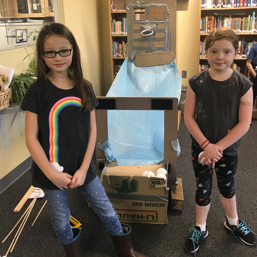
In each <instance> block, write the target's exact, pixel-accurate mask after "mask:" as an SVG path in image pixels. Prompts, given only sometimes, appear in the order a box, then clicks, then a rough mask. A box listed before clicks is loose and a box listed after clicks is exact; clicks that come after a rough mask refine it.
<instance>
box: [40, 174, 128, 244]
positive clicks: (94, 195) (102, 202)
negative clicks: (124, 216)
mask: <svg viewBox="0 0 257 257" xmlns="http://www.w3.org/2000/svg"><path fill="white" fill-rule="evenodd" d="M78 189H79V190H80V191H81V192H82V194H83V195H84V197H85V198H86V200H87V201H88V203H89V204H90V207H91V208H92V209H93V211H94V212H95V213H96V214H97V215H98V216H99V217H100V218H101V220H102V222H103V223H104V225H105V226H106V227H107V228H108V230H109V231H110V233H111V234H112V235H114V236H116V235H120V234H122V233H123V230H122V227H121V224H120V221H119V219H118V216H117V213H116V211H115V210H114V208H113V206H112V204H111V203H110V201H109V198H108V196H107V195H106V192H105V189H104V187H103V185H102V182H101V181H100V179H99V177H98V176H96V178H95V179H94V180H92V181H91V182H90V183H88V184H87V185H83V186H81V187H78ZM44 192H45V196H46V199H47V203H48V206H49V208H50V215H51V222H52V225H53V228H54V231H55V233H56V235H57V237H58V238H59V240H60V241H61V243H62V245H66V244H69V243H71V242H72V239H73V233H72V229H71V226H70V217H71V213H70V209H69V205H68V199H67V191H66V189H62V190H44Z"/></svg>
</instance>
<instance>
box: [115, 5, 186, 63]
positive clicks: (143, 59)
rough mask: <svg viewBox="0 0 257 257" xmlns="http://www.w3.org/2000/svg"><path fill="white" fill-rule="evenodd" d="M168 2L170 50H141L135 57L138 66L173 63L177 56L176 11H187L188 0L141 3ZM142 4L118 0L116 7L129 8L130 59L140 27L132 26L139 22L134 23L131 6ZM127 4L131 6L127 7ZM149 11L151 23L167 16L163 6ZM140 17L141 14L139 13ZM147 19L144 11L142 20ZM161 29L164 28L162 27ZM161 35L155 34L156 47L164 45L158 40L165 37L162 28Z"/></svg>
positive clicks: (154, 43) (119, 8)
mask: <svg viewBox="0 0 257 257" xmlns="http://www.w3.org/2000/svg"><path fill="white" fill-rule="evenodd" d="M152 3H154V4H157V5H158V4H167V5H168V7H169V13H168V17H169V28H168V31H169V33H170V40H169V41H170V45H169V50H167V51H164V52H161V51H159V52H144V51H141V52H140V53H136V54H135V56H134V58H135V65H136V66H138V67H144V66H154V65H162V64H169V63H172V62H173V60H174V59H175V58H176V54H175V53H176V19H177V18H176V12H177V11H185V10H187V8H188V0H154V1H152V0H143V1H140V4H152ZM140 4H139V5H138V1H136V0H134V1H133V0H127V1H126V0H119V1H116V9H117V10H126V9H127V10H129V11H128V14H127V26H128V42H129V44H128V58H129V61H131V60H132V58H131V53H132V51H131V49H132V48H133V47H131V45H133V46H134V44H135V42H134V40H133V38H134V37H135V38H137V33H138V30H139V29H138V28H136V27H133V28H132V26H137V25H139V24H133V25H132V23H133V21H132V20H131V17H134V18H133V20H134V19H135V16H133V15H132V16H131V15H130V13H131V12H132V10H131V6H135V8H137V6H139V7H140ZM127 6H130V8H127ZM148 12H149V17H150V22H148V23H151V24H152V22H153V21H154V20H157V21H158V19H160V20H163V19H165V18H166V17H167V13H166V14H165V12H164V11H163V8H162V7H153V8H149V10H148ZM138 17H139V15H138ZM144 19H145V14H144V13H142V14H140V20H144ZM162 25H163V24H159V25H158V26H162ZM160 28H161V29H163V28H162V27H160ZM158 34H159V35H157V34H156V35H154V37H156V40H155V41H154V42H153V43H152V42H151V45H154V46H155V47H157V48H158V47H160V46H162V45H163V44H162V43H163V42H162V41H161V42H160V40H158V37H163V35H162V30H160V33H158ZM164 34H165V36H167V33H164ZM157 50H158V49H157Z"/></svg>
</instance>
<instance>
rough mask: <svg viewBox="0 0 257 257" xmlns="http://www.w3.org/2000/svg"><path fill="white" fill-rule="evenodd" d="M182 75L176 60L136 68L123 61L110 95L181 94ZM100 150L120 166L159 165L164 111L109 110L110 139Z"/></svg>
mask: <svg viewBox="0 0 257 257" xmlns="http://www.w3.org/2000/svg"><path fill="white" fill-rule="evenodd" d="M181 84H182V83H181V76H180V73H179V71H178V68H177V65H176V62H175V61H173V63H171V64H165V65H159V66H152V67H136V66H135V64H134V62H128V60H127V58H126V60H125V61H124V62H123V64H122V66H121V69H120V70H119V72H118V74H117V76H116V78H115V80H114V82H113V84H112V86H111V88H110V90H109V91H108V93H107V95H106V96H130V97H133V96H134V97H144V96H146V97H154V96H156V97H177V98H178V101H179V100H180V94H181ZM99 148H100V149H102V150H104V151H105V154H106V156H107V159H108V161H112V160H113V159H114V158H115V159H116V161H117V163H118V165H144V164H145V165H146V164H155V163H158V162H160V161H162V159H163V155H164V111H108V140H107V141H106V142H105V143H104V144H102V145H101V146H100V147H99Z"/></svg>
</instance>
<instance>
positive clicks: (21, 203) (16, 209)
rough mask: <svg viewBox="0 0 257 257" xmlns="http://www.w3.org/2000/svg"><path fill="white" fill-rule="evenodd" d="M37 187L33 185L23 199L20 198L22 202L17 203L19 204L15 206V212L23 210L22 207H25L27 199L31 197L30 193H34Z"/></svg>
mask: <svg viewBox="0 0 257 257" xmlns="http://www.w3.org/2000/svg"><path fill="white" fill-rule="evenodd" d="M34 189H35V187H33V186H31V187H30V188H29V190H28V191H27V193H26V194H25V195H24V196H23V197H22V199H21V200H20V202H19V203H18V204H17V206H16V207H15V208H14V210H13V211H14V212H19V211H20V210H21V208H22V207H23V205H24V204H25V203H26V201H27V200H28V199H29V197H30V195H31V194H32V192H33V191H34Z"/></svg>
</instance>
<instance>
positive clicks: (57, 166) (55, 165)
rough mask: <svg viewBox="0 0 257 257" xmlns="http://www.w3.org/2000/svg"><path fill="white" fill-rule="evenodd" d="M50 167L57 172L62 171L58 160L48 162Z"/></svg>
mask: <svg viewBox="0 0 257 257" xmlns="http://www.w3.org/2000/svg"><path fill="white" fill-rule="evenodd" d="M50 164H51V166H52V168H53V169H54V170H55V171H57V172H62V171H63V167H62V166H60V164H59V163H58V162H52V163H50Z"/></svg>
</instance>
